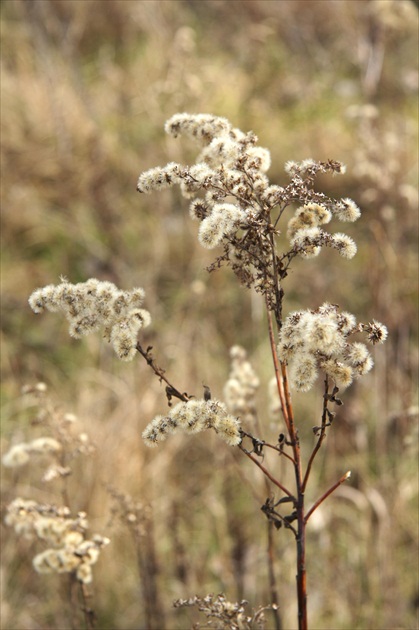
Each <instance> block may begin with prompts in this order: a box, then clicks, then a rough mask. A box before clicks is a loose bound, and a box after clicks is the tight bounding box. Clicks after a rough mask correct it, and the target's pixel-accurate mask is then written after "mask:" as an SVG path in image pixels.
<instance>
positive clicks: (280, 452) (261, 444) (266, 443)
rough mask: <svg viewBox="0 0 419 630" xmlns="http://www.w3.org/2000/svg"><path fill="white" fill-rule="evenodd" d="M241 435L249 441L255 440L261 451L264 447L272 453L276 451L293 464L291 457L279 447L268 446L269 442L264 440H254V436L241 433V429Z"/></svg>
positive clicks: (244, 432)
mask: <svg viewBox="0 0 419 630" xmlns="http://www.w3.org/2000/svg"><path fill="white" fill-rule="evenodd" d="M241 432H242V434H243V435H244V436H246V437H248V438H250V439H251V440H255V441H256V443H257V444H258V445H260V446H261V448H262V449H263V448H264V447H265V446H266V447H267V448H271V449H272V450H273V451H276V452H277V453H278V454H279V455H283V456H284V457H286V458H287V459H289V460H290V462H292V463H293V464H295V461H294V459H293V458H292V457H291V455H288V453H285V451H284V450H283V449H282V448H281V447H280V446H277V445H275V444H270V443H269V442H265V440H259V438H256V437H255V436H254V435H252V434H251V433H247V432H246V431H243V429H242V430H241Z"/></svg>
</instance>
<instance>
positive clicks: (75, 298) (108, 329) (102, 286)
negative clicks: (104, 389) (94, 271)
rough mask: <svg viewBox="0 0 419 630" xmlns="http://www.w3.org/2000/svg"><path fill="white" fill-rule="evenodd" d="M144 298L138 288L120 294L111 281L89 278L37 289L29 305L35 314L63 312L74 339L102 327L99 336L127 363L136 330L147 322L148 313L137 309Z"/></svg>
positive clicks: (132, 351) (148, 320)
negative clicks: (101, 334)
mask: <svg viewBox="0 0 419 630" xmlns="http://www.w3.org/2000/svg"><path fill="white" fill-rule="evenodd" d="M144 296H145V293H144V290H143V289H141V288H135V289H132V290H131V291H121V290H120V289H118V288H117V287H116V286H115V285H114V284H113V283H112V282H100V281H99V280H96V279H95V278H91V279H90V280H88V281H87V282H80V283H78V284H71V283H70V282H67V280H64V281H63V282H62V283H61V284H59V285H53V284H50V285H48V286H46V287H43V288H42V289H37V290H36V291H34V292H33V293H32V295H31V296H30V298H29V304H30V306H31V308H32V310H33V311H34V312H35V313H42V312H43V311H44V309H48V310H49V311H52V312H56V311H61V312H63V313H64V315H65V317H66V318H67V320H68V321H69V323H70V328H69V333H70V335H71V336H72V337H75V338H76V339H78V338H80V337H82V336H83V335H88V334H89V333H91V332H95V331H97V330H99V329H100V328H101V327H103V329H104V333H103V335H104V337H105V339H106V340H107V341H109V342H110V343H111V344H112V346H113V348H114V350H115V352H116V354H117V355H118V357H119V358H120V359H122V360H123V361H130V360H132V359H133V358H134V356H135V354H136V349H135V346H136V342H137V334H138V331H139V330H140V329H141V328H144V327H146V326H148V325H149V324H150V322H151V318H150V313H149V312H148V311H146V310H144V309H142V308H140V307H141V305H142V303H143V301H144Z"/></svg>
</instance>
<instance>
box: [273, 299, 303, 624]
mask: <svg viewBox="0 0 419 630" xmlns="http://www.w3.org/2000/svg"><path fill="white" fill-rule="evenodd" d="M267 315H268V327H269V341H270V346H271V352H272V357H273V362H274V368H275V376H276V381H277V385H278V394H279V398H280V401H281V409H282V414H283V416H284V420H285V424H286V426H287V429H288V433H289V438H290V443H291V446H292V450H293V455H294V456H293V465H294V473H295V483H296V489H297V501H296V503H295V508H296V516H297V522H298V528H297V536H296V542H297V576H296V580H297V599H298V628H299V630H307V580H306V567H305V541H306V522H307V521H306V518H305V516H304V485H303V480H302V473H301V450H300V442H299V439H298V433H297V430H296V428H295V424H294V411H293V408H292V401H291V393H290V390H289V385H288V374H287V367H286V365H285V363H282V362H280V361H279V359H278V355H277V351H276V344H275V338H274V332H273V326H272V317H271V313H270V311H269V309H268V308H267ZM280 373H281V378H280Z"/></svg>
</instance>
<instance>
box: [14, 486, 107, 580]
mask: <svg viewBox="0 0 419 630" xmlns="http://www.w3.org/2000/svg"><path fill="white" fill-rule="evenodd" d="M5 523H6V525H8V526H10V527H13V528H14V530H15V532H16V533H17V534H19V535H22V536H24V537H25V538H29V539H32V538H37V539H38V540H41V541H43V542H44V543H46V544H47V545H48V549H46V550H45V551H43V552H41V553H39V554H37V555H36V556H35V557H34V559H33V561H32V562H33V566H34V568H35V570H36V571H37V572H38V573H73V574H74V575H75V577H76V578H77V580H79V582H82V583H83V584H89V583H90V582H91V581H92V565H93V564H95V563H96V562H97V560H98V558H99V555H100V551H101V549H102V547H104V546H105V545H107V544H108V543H109V542H110V541H109V539H108V538H104V537H103V536H99V535H95V536H93V538H92V539H91V540H89V539H86V538H85V535H86V530H87V528H88V522H87V519H86V514H85V513H84V512H79V513H78V514H77V517H76V518H71V516H70V510H69V509H68V508H67V507H56V506H53V505H42V504H39V503H37V502H36V501H31V500H26V499H21V498H17V499H15V500H14V501H12V503H10V504H9V505H8V506H7V514H6V516H5Z"/></svg>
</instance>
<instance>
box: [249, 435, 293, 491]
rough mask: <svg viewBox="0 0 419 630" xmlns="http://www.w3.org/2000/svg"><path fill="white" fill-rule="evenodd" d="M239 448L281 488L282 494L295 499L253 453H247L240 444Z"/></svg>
mask: <svg viewBox="0 0 419 630" xmlns="http://www.w3.org/2000/svg"><path fill="white" fill-rule="evenodd" d="M239 449H240V450H241V451H243V453H244V454H245V455H247V457H248V458H249V459H251V460H252V462H253V463H254V464H256V466H258V467H259V468H260V469H261V471H262V472H263V473H264V474H265V475H266V476H267V477H268V479H270V480H271V481H272V483H273V484H275V486H277V487H278V488H279V489H280V490H282V492H283V493H284V494H286V495H288V496H289V497H291V498H292V500H293V501H296V499H295V497H294V496H293V495H292V494H291V492H290V491H289V490H288V489H287V488H286V487H285V486H283V485H282V483H281V482H280V481H278V479H275V477H273V476H272V475H271V473H270V472H269V470H267V469H266V468H265V466H263V464H261V463H260V462H258V460H257V459H256V458H255V457H253V455H252V454H251V453H249V451H247V450H246V449H245V448H244V447H243V446H242V445H241V444H239Z"/></svg>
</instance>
